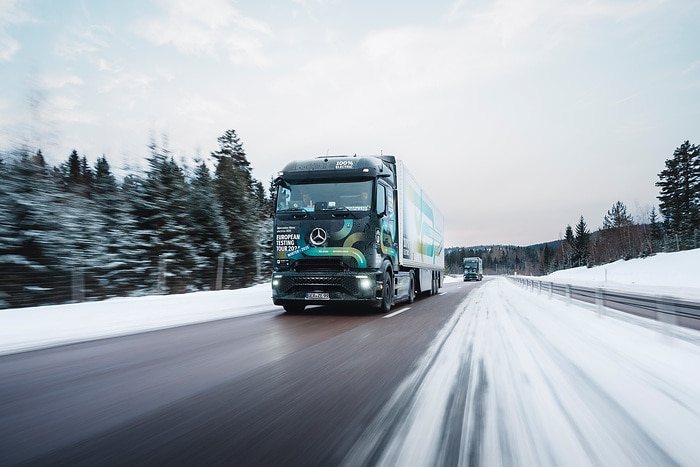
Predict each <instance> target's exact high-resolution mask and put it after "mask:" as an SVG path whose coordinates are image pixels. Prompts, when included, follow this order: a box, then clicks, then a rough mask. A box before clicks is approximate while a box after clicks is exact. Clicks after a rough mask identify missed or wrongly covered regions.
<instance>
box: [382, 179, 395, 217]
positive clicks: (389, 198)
mask: <svg viewBox="0 0 700 467" xmlns="http://www.w3.org/2000/svg"><path fill="white" fill-rule="evenodd" d="M384 189H385V190H386V215H387V216H389V218H390V219H391V218H393V217H394V190H392V189H391V188H390V187H384Z"/></svg>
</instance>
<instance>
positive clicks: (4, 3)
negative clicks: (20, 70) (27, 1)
mask: <svg viewBox="0 0 700 467" xmlns="http://www.w3.org/2000/svg"><path fill="white" fill-rule="evenodd" d="M29 21H31V19H30V18H29V16H28V15H27V14H26V13H25V12H23V11H22V10H20V9H19V8H18V7H17V1H16V0H0V63H2V62H9V61H11V60H12V59H13V58H14V56H15V55H16V54H17V52H18V51H19V50H20V45H19V42H18V41H17V40H15V38H14V37H12V36H11V35H10V34H9V33H8V32H7V27H8V26H11V25H15V24H20V23H25V22H29Z"/></svg>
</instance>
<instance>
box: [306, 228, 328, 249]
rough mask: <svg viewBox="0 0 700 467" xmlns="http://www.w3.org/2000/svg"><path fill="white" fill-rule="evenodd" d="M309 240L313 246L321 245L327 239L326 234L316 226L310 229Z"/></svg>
mask: <svg viewBox="0 0 700 467" xmlns="http://www.w3.org/2000/svg"><path fill="white" fill-rule="evenodd" d="M309 240H311V243H312V244H313V245H314V246H321V245H323V244H324V243H326V240H328V234H327V233H326V231H325V230H323V229H322V228H321V227H316V228H315V229H313V230H312V231H311V235H310V236H309Z"/></svg>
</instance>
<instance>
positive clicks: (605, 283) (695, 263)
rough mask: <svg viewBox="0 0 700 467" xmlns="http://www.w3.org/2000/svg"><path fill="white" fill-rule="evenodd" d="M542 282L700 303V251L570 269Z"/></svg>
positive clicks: (547, 277)
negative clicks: (671, 297)
mask: <svg viewBox="0 0 700 467" xmlns="http://www.w3.org/2000/svg"><path fill="white" fill-rule="evenodd" d="M539 279H542V280H546V281H551V282H556V283H562V284H563V283H569V284H579V285H582V286H584V285H585V286H592V287H605V288H606V289H611V290H620V291H636V292H643V293H649V294H655V295H657V294H658V295H670V296H674V297H679V298H686V299H690V300H700V249H696V250H688V251H679V252H676V253H658V254H656V255H654V256H649V257H647V258H635V259H631V260H628V261H623V260H620V261H616V262H614V263H610V264H605V265H602V266H596V267H593V268H586V267H580V268H573V269H566V270H563V271H556V272H553V273H552V274H549V275H547V276H544V277H540V278H539Z"/></svg>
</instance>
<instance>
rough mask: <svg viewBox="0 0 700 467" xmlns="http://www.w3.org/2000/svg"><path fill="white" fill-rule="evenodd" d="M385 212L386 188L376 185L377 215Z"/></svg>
mask: <svg viewBox="0 0 700 467" xmlns="http://www.w3.org/2000/svg"><path fill="white" fill-rule="evenodd" d="M386 212H387V210H386V187H385V186H384V185H382V184H379V183H378V184H377V214H385V213H386Z"/></svg>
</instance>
